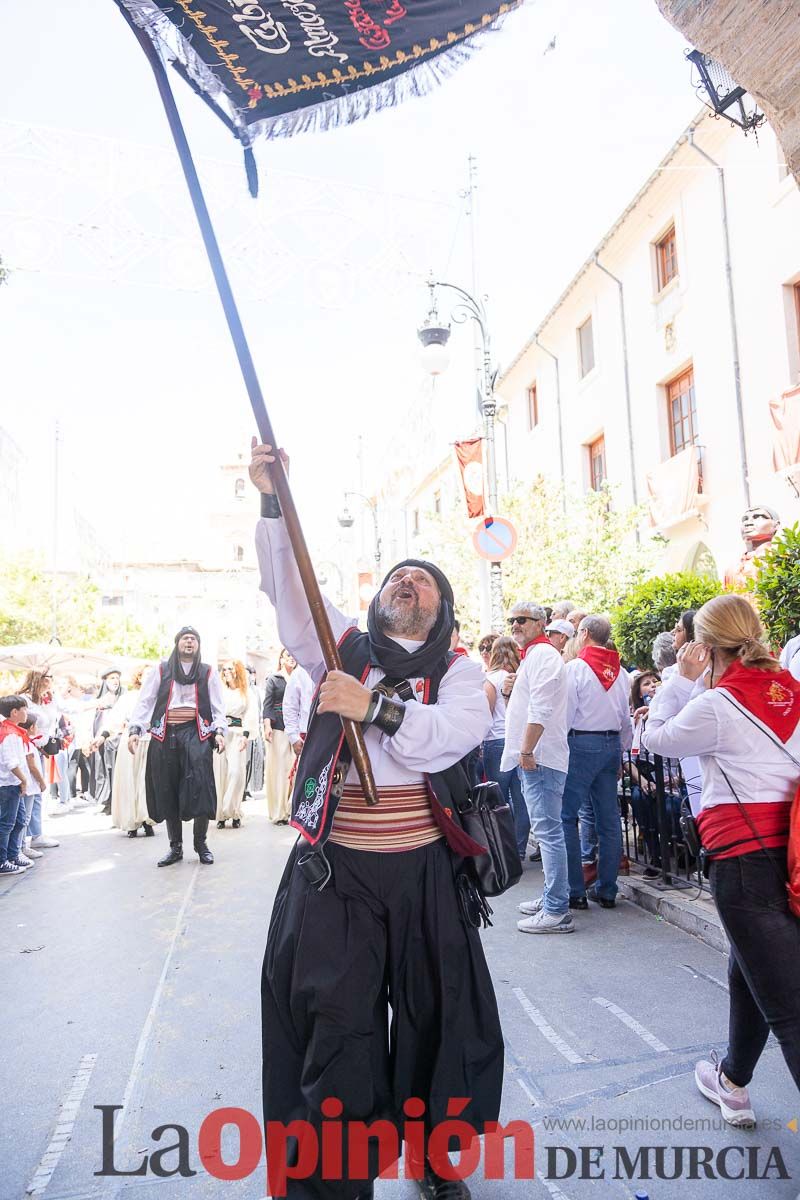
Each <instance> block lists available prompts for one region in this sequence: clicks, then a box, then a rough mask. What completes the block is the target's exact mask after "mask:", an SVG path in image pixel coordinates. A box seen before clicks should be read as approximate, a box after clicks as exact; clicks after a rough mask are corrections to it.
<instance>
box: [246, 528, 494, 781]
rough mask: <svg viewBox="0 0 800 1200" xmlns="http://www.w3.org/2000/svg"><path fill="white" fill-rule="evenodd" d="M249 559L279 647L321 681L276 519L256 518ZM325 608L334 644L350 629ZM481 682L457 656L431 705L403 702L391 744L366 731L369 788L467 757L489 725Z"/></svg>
mask: <svg viewBox="0 0 800 1200" xmlns="http://www.w3.org/2000/svg"><path fill="white" fill-rule="evenodd" d="M256 552H257V554H258V561H259V565H260V568H261V587H262V589H263V590H264V591H265V592H266V594H267V595H268V596H269V598H270V600H271V601H272V603H273V604H274V606H275V610H276V615H277V619H278V631H279V634H280V639H281V642H282V644H283V645H284V646H285V647H286V649H287V650H288V651H289V653H290V654H292V655H293V656H294V658H295V659H296V660H297V662H298V663H299V664H300V665H301V666H303V667H305V668H306V670H307V671H308V673H309V675H310V676H311V678H312V680H313V681H314V683H315V684H316V683H318V682H319V681H320V680H321V679H322V676H323V675H324V673H325V663H324V660H323V658H322V651H321V649H320V645H319V641H318V639H317V634H316V631H315V629H314V625H313V623H312V620H311V612H310V610H309V607H308V601H307V600H306V598H305V593H304V592H303V587H302V584H301V582H300V576H299V574H298V571H297V564H296V562H295V560H294V555H293V553H292V548H291V544H290V542H289V536H288V534H287V532H286V526H285V524H284V522H283V520H282V519H281V518H278V519H269V518H262V519H261V520H260V521H259V522H258V525H257V527H256ZM325 607H326V610H327V613H328V619H329V620H330V623H331V628H332V630H333V636H334V637H335V638H337V639H339V638H341V637H342V634H343V633H344V632H345V630H346V629H349V628H350V627H351V626H353V625H355V624H356V622H355V621H354V620H352V619H351V618H349V617H346V616H344V615H343V614H342V613H340V612H339V610H338V609H336V608H334V606H333V605H332V604H331V603H330V602H329V601H328V600H326V601H325ZM394 640H395V641H397V642H398V643H399V644H400V645H402V646H404V648H405V649H412V648H413V647H414V646H415V645H418V643H415V642H408V641H403V640H402V639H399V638H395V639H394ZM384 676H385V672H384V671H382V670H381V669H380V668H379V667H373V668H371V669H370V671H369V674H368V675H367V678H366V680H365V683H366V686H367V687H370V688H372V687H375V686H376V684H378V683H380V681H381V679H383V678H384ZM483 680H484V676H483V671H482V669H481V667H480V665H479V664H478V663H476V662H473V661H472V660H471V659H469V658H466V657H465V656H464V655H463V654H459V655H458V657H457V658H456V659H455V660H454V662H453V663H452V665H451V666H450V668H449V670H448V671H447V673H446V675H445V676H444V678H443V679H442V682H441V684H440V685H439V696H438V699H437V701H436V703H435V704H417V703H415V702H414V701H412V700H410V701H408V703H407V704H406V706H405V708H406V711H405V717H404V718H403V723H402V725H401V726H400V728H399V729H398V730H397V733H395V734H393V735H392V737H388V736H387V735H386V734H385V733H382V732H381V731H380V730H379V729H376V727H375V726H374V725H368V726H367V727H366V729H365V730H364V740H365V742H366V747H367V752H368V754H369V758H370V763H371V764H372V772H373V776H374V779H375V784H376V786H377V787H397V786H399V785H402V784H409V783H421V782H422V780H423V776H424V775H425V774H426V773H430V772H435V771H443V770H444V769H445V768H446V767H450V766H452V765H453V763H455V762H458V760H459V759H460V758H463V757H464V755H465V754H468V753H469V751H470V750H474V748H475V747H476V746H477V745H479V744H480V743H481V742H482V741H483V739H484V737H485V736H486V732H487V730H488V729H489V727H490V725H491V713H490V711H489V702H488V701H487V699H486V695H485V693H484V690H483ZM408 682H409V683H410V684H411V687H412V689H413V691H414V694H415V695H416V694H417V692H418V690H421V687H422V680H420V679H418V677H416V676H409V677H408ZM417 682H419V684H420V688H419V689H418V688H417V687H416V684H417ZM287 690H288V689H287ZM284 706H285V699H284ZM347 782H348V783H358V772H357V771H356V769H355V767H354V766H353V765H352V764H351V766H350V771H349V773H348V776H347Z"/></svg>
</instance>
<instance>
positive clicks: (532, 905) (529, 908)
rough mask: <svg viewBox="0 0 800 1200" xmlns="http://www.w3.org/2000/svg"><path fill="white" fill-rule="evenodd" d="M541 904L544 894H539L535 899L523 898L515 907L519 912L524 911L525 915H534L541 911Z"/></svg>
mask: <svg viewBox="0 0 800 1200" xmlns="http://www.w3.org/2000/svg"><path fill="white" fill-rule="evenodd" d="M543 904H544V896H539V897H538V898H537V899H536V900H523V901H522V903H521V904H518V905H517V908H518V909H519V911H520V912H521V913H525V916H526V917H535V916H536V914H537V912H541V911H542V905H543Z"/></svg>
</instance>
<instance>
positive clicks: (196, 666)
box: [168, 625, 200, 683]
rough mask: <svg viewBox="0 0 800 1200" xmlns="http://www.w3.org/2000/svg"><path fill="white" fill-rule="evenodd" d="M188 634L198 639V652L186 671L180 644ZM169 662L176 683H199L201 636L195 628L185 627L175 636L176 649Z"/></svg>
mask: <svg viewBox="0 0 800 1200" xmlns="http://www.w3.org/2000/svg"><path fill="white" fill-rule="evenodd" d="M186 633H191V634H193V636H194V637H196V638H197V650H196V651H195V655H194V658H193V659H192V665H191V667H190V668H189V670H188V671H185V670H184V668H183V663H182V662H181V656H180V655H179V654H178V642H179V641H180V640H181V638H182V637H183V636H184V634H186ZM168 661H169V669H170V671H171V672H172V678H173V679H174V680H175V682H176V683H197V676H198V674H199V671H200V634H199V633H198V632H197V630H196V629H195V628H194V627H193V626H191V625H184V627H183V629H179V630H178V632H177V633H176V634H175V649H174V650H173V651H172V654H170V656H169V660H168Z"/></svg>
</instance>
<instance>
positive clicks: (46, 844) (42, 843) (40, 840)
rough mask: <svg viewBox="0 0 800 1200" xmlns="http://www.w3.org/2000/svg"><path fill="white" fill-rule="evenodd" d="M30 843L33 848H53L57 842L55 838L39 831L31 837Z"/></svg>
mask: <svg viewBox="0 0 800 1200" xmlns="http://www.w3.org/2000/svg"><path fill="white" fill-rule="evenodd" d="M31 845H32V846H33V848H34V850H53V849H54V848H55V847H56V846H57V845H58V842H57V841H56V839H55V838H51V837H45V836H44V835H43V834H41V833H40V834H39V835H38V836H37V837H35V838H31Z"/></svg>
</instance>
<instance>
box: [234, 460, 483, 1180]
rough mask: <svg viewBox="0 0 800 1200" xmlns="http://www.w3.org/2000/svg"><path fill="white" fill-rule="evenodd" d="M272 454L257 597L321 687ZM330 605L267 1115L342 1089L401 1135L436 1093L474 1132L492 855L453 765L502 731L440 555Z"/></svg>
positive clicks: (280, 974)
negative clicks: (481, 905)
mask: <svg viewBox="0 0 800 1200" xmlns="http://www.w3.org/2000/svg"><path fill="white" fill-rule="evenodd" d="M273 461H274V458H273V456H272V452H271V448H270V447H269V446H256V445H255V442H254V447H253V458H252V463H251V467H250V474H251V478H252V480H253V482H254V484H255V485H256V487H257V488H258V489H259V491H260V492H261V493H262V509H261V511H262V517H264V518H265V519H263V520H261V521H260V522H259V524H258V527H257V532H256V549H257V553H258V558H259V563H260V568H261V586H262V588H263V590H264V591H265V592H266V593H267V595H268V596H269V598H270V600H271V601H272V603H273V604H274V605H275V608H276V615H277V621H278V630H279V633H280V636H281V640H282V642H283V644H284V645H285V646H286V647H287V649H288V650H289V651H290V653H291V654H293V655H294V656H295V658H296V659H297V660H298V662H300V663H302V664H303V665H304V666H305V668H306V669H307V670H308V671H309V673H310V675H311V677H312V679H313V680H314V682H315V684H317V683H320V681H321V680H323V676H324V675H325V668H324V663H323V657H322V652H321V649H320V645H319V641H318V639H317V635H316V632H315V630H314V626H313V623H312V619H311V613H310V611H309V606H308V601H307V600H306V597H305V594H304V592H303V588H302V585H301V582H300V575H299V572H298V569H297V564H296V562H295V559H294V556H293V553H292V549H291V545H290V542H289V539H288V535H287V532H286V527H285V525H284V522H283V520H282V518H281V515H280V509H279V506H278V502H277V499H276V497H275V496H274V495H273V494H272V482H271V478H270V474H269V464H270V463H271V462H273ZM327 610H328V616H329V618H330V622H331V626H332V629H333V634H334V636H335V637H336V638H338V639H339V645H340V652H341V654H342V661H343V666H344V671H331V672H329V673H328V675H327V677H325V678H324V681H323V682H321V685H320V687H319V690H318V693H317V697H316V699H315V702H314V705H313V707H312V712H311V720H310V723H309V728H308V736H307V738H306V741H305V745H304V747H303V753H302V756H301V758H300V761H299V767H298V771H297V779H296V782H295V788H294V794H293V798H292V820H291V824H292V825H293V826H294V828H295V829H296V830H297V831H298V832H299V833H300V835H301V836H300V838H299V839H298V842H297V844H296V845H295V847H294V848H293V850H292V852H291V854H290V857H289V861H288V863H287V866H286V870H285V871H284V875H283V878H282V880H281V883H280V885H279V888H278V893H277V896H276V900H275V906H274V909H273V913H272V920H271V923H270V931H269V936H268V941H267V950H266V955H265V959H264V969H263V973H262V993H261V994H262V1026H263V1038H264V1075H263V1085H264V1119H265V1121H266V1122H269V1121H281V1122H287V1121H291V1120H295V1119H301V1120H304V1121H306V1122H310V1123H311V1124H312V1126H314V1127H315V1128H316V1129H319V1127H320V1123H321V1116H320V1113H321V1106H322V1104H323V1102H324V1101H326V1100H330V1099H331V1098H333V1099H335V1100H338V1101H340V1102H341V1104H342V1105H343V1113H342V1116H341V1117H340V1118H339V1120H340V1121H341V1122H344V1124H345V1126H346V1125H347V1123H348V1122H350V1121H366V1122H368V1123H369V1122H371V1121H372V1120H374V1119H375V1118H384V1119H386V1120H388V1121H390V1122H392V1123H393V1124H394V1125H395V1126H396V1127H397V1128H398V1136H401V1132H400V1131H401V1129H402V1124H403V1123H404V1121H405V1117H404V1115H403V1105H404V1103H405V1102H406V1101H407V1100H410V1099H411V1098H414V1099H417V1100H422V1101H423V1102H424V1106H425V1110H424V1120H425V1122H426V1126H427V1129H428V1131H430V1129H431V1128H432V1127H433V1126H435V1125H437V1124H438V1123H439V1122H440V1121H442V1120H444V1119H445V1110H446V1107H447V1103H448V1100H449V1099H450V1098H451V1097H469V1100H468V1101H467V1102H466V1107H465V1110H464V1111H463V1112H461V1117H460V1119H461V1120H463V1121H466V1122H469V1124H470V1125H471V1126H472V1128H473V1129H475V1130H476V1131H477V1133H478V1134H480V1133H481V1132H483V1130H484V1125H485V1123H486V1122H487V1121H488V1122H491V1121H495V1120H497V1117H498V1112H499V1105H500V1093H501V1088H502V1073H503V1038H502V1032H501V1029H500V1022H499V1017H498V1012H497V1004H496V1001H495V996H494V991H493V988H492V981H491V978H490V975H489V970H488V967H487V965H486V960H485V958H484V954H483V948H482V946H481V941H480V937H479V934H478V929H477V926H478V925H479V924H480V919H479V918H478V917H477V916H476V915H475V914H474V913H473V914H470V909H469V905H467V904H463V906H462V903H460V899H459V890H460V887H461V883H462V881H464V882H465V883H466V880H467V878H468V877H467V876H466V875H463V874H461V873H460V871H461V868H462V867H463V857H462V856H467V855H472V854H476V853H480V852H481V849H482V848H481V847H478V845H477V843H475V842H473V841H472V840H471V839H470V838H469V837H468V836H467V834H466V833H465V831H464V829H463V828H462V826H461V824H460V823H459V821H458V801H459V799H461V798H462V797H463V796H464V795H465V793H466V791H467V789H468V784H467V780H466V776H465V774H464V771H463V769H462V768H461V767H460V765H458V764H459V760H460V759H462V758H463V756H464V755H466V754H467V753H468V752H469V751H470V750H472V749H473V748H474V747H475V746H476V745H478V744H479V743H480V742H481V740H482V739H483V738H484V736H485V735H486V732H487V730H488V729H489V726H490V724H491V714H490V712H489V707H488V703H487V700H486V696H485V694H484V691H483V673H482V671H481V668H480V665H479V664H478V663H475V662H472V661H471V660H470V659H468V658H466V657H464V656H454V655H452V654H450V653H449V646H450V637H451V633H452V630H453V593H452V589H451V587H450V584H449V582H448V581H447V579H446V577H445V576H444V575H443V573H442V572H441V571H440V570H439V569H438V568H437V567H435V566H434V565H433V564H431V563H426V562H421V561H418V560H407V561H406V562H403V563H400V564H398V566H396V567H395V568H394V569H393V570H392V571H390V572H389V574H388V576H387V577H386V579H385V580H384V582H383V584H382V586H381V590H380V592H379V593H378V594H377V595H376V596H375V597H374V599H373V601H372V604H371V605H370V609H369V615H368V630H369V631H368V632H367V633H362V632H360V631H359V630H358V627H357V626H356V624H355V622H352V621H350V620H349V619H348V618H347V617H345V616H343V615H342V614H341V613H340V612H338V610H336V609H335V608H333V607H332V606H331V605H330V604H328V605H327ZM390 681H391V682H390ZM378 684H382V689H385V690H376V688H377V685H378ZM398 696H399V697H400V698H399V699H398ZM341 717H349V718H351V719H352V720H355V721H360V722H362V724H363V726H364V737H365V742H366V747H367V751H368V754H369V758H370V762H371V765H372V771H373V775H374V779H375V785H376V788H377V792H378V797H379V803H378V804H377V805H376V806H367V804H366V801H365V799H364V795H363V792H362V789H361V785H360V783H359V778H358V774H357V772H356V770H355V768H354V767H353V766H352V765H351V764H350V761H349V752H348V751H347V749H346V746H345V745H344V743H343V733H342V725H341V720H340V718H341ZM390 1008H391V1014H392V1015H391V1027H390V1026H389V1009H390ZM459 1111H461V1110H459ZM343 1140H344V1142H345V1143H346V1142H347V1136H346V1135H344V1137H343ZM412 1157H413V1154H412ZM440 1165H441V1164H440ZM367 1169H368V1173H369V1178H368V1179H366V1180H364V1179H362V1180H353V1179H350V1178H349V1169H348V1165H347V1162H345V1163H344V1170H343V1172H342V1176H343V1178H342V1179H341V1180H336V1181H334V1180H324V1181H323V1180H322V1179H320V1178H319V1177H318V1176H317V1175H315V1176H313V1177H312V1178H308V1179H303V1180H302V1181H301V1180H296V1179H288V1180H287V1181H286V1186H287V1189H288V1190H287V1195H288V1197H289V1200H300V1197H302V1198H303V1200H312V1198H314V1200H317V1198H320V1200H321V1198H323V1197H324V1198H326V1200H333V1198H336V1200H369V1198H371V1197H372V1195H373V1185H372V1180H373V1179H374V1178H375V1177H376V1175H377V1173H378V1166H377V1163H374V1162H370V1164H369V1167H368V1168H367ZM414 1170H415V1171H416V1172H417V1173H418V1176H421V1178H418V1187H419V1189H420V1192H421V1194H422V1195H423V1196H424V1197H426V1198H427V1200H445V1198H446V1200H468V1198H469V1196H470V1192H469V1190H468V1188H467V1187H466V1185H465V1184H464V1183H462V1182H460V1181H453V1180H445V1179H443V1178H442V1177H441V1176H440V1175H439V1174H437V1173H436V1171H435V1170H434V1167H433V1165H432V1164H431V1163H430V1161H428V1160H426V1161H425V1162H424V1163H422V1162H419V1164H418V1165H417V1164H416V1160H415V1164H414Z"/></svg>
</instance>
